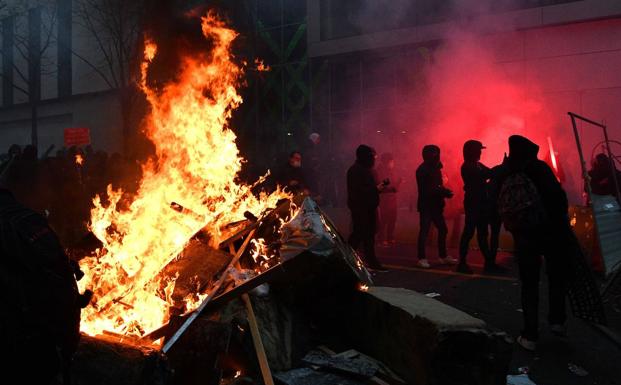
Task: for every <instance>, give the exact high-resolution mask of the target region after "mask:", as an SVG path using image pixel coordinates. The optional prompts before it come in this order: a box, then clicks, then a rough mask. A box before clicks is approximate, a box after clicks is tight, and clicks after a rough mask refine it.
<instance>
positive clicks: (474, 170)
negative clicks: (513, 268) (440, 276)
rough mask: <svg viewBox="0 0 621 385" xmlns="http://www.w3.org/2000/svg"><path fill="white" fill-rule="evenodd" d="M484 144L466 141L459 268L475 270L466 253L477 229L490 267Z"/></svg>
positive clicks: (482, 250)
mask: <svg viewBox="0 0 621 385" xmlns="http://www.w3.org/2000/svg"><path fill="white" fill-rule="evenodd" d="M484 148H485V147H484V146H483V144H482V143H481V142H479V141H478V140H468V141H467V142H466V143H464V147H463V155H464V163H463V164H462V166H461V178H462V180H463V181H464V211H465V214H466V221H465V222H466V223H465V224H464V231H463V232H462V234H461V240H460V242H459V265H457V271H458V272H460V273H465V274H472V270H471V269H470V267H469V266H468V263H467V260H466V257H467V255H468V248H469V246H470V240H472V237H473V236H474V232H475V231H476V233H477V241H478V243H479V249H480V250H481V253H483V257H484V258H485V268H486V269H488V270H489V269H491V262H490V251H489V244H488V239H487V236H488V224H489V218H488V215H487V214H488V210H489V208H488V205H489V199H488V196H487V180H488V179H489V178H490V176H491V174H490V169H489V168H487V167H486V166H485V165H484V164H483V163H481V162H480V160H481V152H482V150H483V149H484Z"/></svg>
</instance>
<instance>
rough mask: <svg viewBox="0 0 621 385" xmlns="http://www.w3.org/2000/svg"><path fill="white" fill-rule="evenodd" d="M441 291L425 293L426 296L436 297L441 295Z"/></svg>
mask: <svg viewBox="0 0 621 385" xmlns="http://www.w3.org/2000/svg"><path fill="white" fill-rule="evenodd" d="M439 296H440V293H427V294H425V297H429V298H436V297H439Z"/></svg>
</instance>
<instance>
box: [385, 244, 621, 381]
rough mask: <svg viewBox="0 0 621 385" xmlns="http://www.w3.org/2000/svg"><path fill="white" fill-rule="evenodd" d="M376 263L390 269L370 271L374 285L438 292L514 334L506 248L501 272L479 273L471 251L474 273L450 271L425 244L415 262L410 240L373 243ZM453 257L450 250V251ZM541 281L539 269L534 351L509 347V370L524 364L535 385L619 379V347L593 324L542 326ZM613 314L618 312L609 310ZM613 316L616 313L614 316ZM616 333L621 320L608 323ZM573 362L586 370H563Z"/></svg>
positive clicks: (514, 303) (517, 316) (511, 267)
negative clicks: (555, 332)
mask: <svg viewBox="0 0 621 385" xmlns="http://www.w3.org/2000/svg"><path fill="white" fill-rule="evenodd" d="M377 250H378V255H379V257H380V260H381V261H382V263H384V264H385V265H386V266H387V267H389V268H390V271H389V272H387V273H378V274H375V275H374V282H375V284H376V285H378V286H392V287H403V288H407V289H411V290H415V291H418V292H421V293H425V294H427V293H438V294H439V296H438V297H436V299H437V300H439V301H442V302H444V303H446V304H448V305H451V306H453V307H455V308H457V309H460V310H462V311H464V312H466V313H468V314H470V315H472V316H475V317H477V318H480V319H482V320H484V321H486V322H487V323H488V324H489V325H490V326H492V327H494V328H497V329H500V330H503V331H505V332H507V333H508V334H509V335H511V336H514V337H516V336H518V335H519V332H520V330H521V326H522V314H521V304H520V292H519V290H520V286H519V281H518V279H517V265H516V264H515V262H514V260H513V257H512V256H511V255H509V254H508V253H500V255H499V257H498V262H499V264H500V265H502V266H503V267H505V268H507V272H506V274H501V275H493V276H490V275H484V274H482V268H483V259H482V257H481V255H480V253H479V252H477V251H472V252H471V253H470V255H469V263H470V265H471V266H472V267H473V270H474V271H475V274H473V275H463V274H458V273H455V272H454V266H451V267H447V266H443V265H441V264H439V261H438V260H437V259H435V258H434V257H433V256H434V255H436V253H435V251H434V250H433V249H432V248H429V250H428V253H427V255H428V256H429V262H430V263H431V265H432V267H431V269H421V268H418V267H416V250H415V246H414V245H397V246H393V247H381V246H378V247H377ZM453 252H454V253H453V256H455V257H456V250H453ZM546 287H547V285H546V282H545V273H544V272H542V283H541V291H540V292H541V301H540V303H541V313H540V314H541V316H540V321H541V336H540V341H539V345H538V348H537V351H536V352H535V353H531V352H527V351H525V350H523V349H522V348H520V347H519V346H517V345H516V346H515V349H514V355H513V361H512V364H511V374H519V370H520V368H527V369H526V370H528V371H529V376H530V379H531V381H533V382H534V383H535V384H537V385H573V384H576V385H586V384H590V385H594V384H598V385H602V384H621V346H620V345H618V344H617V343H615V342H613V340H612V339H610V338H608V337H606V336H605V335H604V334H603V333H602V332H601V331H599V330H598V329H596V328H594V327H592V326H590V325H588V324H587V323H585V322H583V321H581V320H579V319H576V318H573V317H571V315H570V318H569V321H568V336H567V337H565V338H558V337H555V336H552V335H551V334H550V332H549V331H548V330H547V328H546V327H547V325H546V323H545V320H546V312H545V309H546V307H547V289H546ZM615 316H618V315H615ZM616 318H617V319H618V318H619V317H616ZM611 326H612V327H613V328H615V329H616V330H617V331H618V332H619V333H620V334H621V325H611ZM570 365H574V366H577V367H579V368H581V369H584V371H585V372H586V373H588V374H586V375H584V374H585V373H584V372H583V373H580V374H581V375H582V376H581V375H579V374H576V373H574V372H579V370H578V371H576V370H574V372H572V371H571V370H570V369H569V366H570Z"/></svg>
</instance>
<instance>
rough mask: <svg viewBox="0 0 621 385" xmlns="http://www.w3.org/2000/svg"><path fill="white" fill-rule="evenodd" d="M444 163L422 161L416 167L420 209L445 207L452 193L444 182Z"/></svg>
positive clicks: (440, 208) (430, 209) (431, 209)
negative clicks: (446, 200)
mask: <svg viewBox="0 0 621 385" xmlns="http://www.w3.org/2000/svg"><path fill="white" fill-rule="evenodd" d="M441 170H442V163H440V162H437V163H436V162H428V161H425V162H423V163H421V165H420V166H418V168H417V169H416V184H417V186H418V203H417V207H418V211H419V212H423V211H434V210H442V209H444V206H445V202H444V200H445V199H446V198H449V197H450V196H451V195H452V194H451V192H450V191H449V190H448V189H447V188H445V187H444V184H443V182H442V171H441Z"/></svg>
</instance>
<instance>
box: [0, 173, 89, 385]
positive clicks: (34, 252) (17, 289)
mask: <svg viewBox="0 0 621 385" xmlns="http://www.w3.org/2000/svg"><path fill="white" fill-rule="evenodd" d="M5 176H6V175H5ZM12 186H13V184H12V181H11V183H6V182H4V181H3V184H2V187H0V302H1V303H2V306H0V313H1V314H0V341H1V343H0V345H1V346H2V353H3V355H2V357H3V358H2V360H0V372H1V373H2V383H7V384H49V383H50V382H51V381H52V379H53V378H54V377H56V375H57V373H58V372H59V371H60V370H61V369H63V372H65V373H67V372H68V363H69V362H70V359H71V356H72V355H73V353H74V352H75V350H76V348H77V344H78V340H79V324H80V308H81V307H84V306H85V305H86V304H87V303H88V301H89V300H90V297H85V296H81V295H80V294H79V292H78V288H77V284H76V279H75V274H76V273H77V270H76V268H75V266H77V265H75V264H72V263H70V261H69V259H68V257H67V256H66V255H65V252H64V250H63V248H62V246H61V245H60V243H59V242H58V238H57V237H56V234H55V233H54V232H53V231H52V230H51V229H50V227H49V226H48V224H47V222H46V220H45V219H44V218H43V217H42V216H41V215H39V214H37V213H35V212H34V211H32V210H30V209H27V208H25V207H24V206H22V205H21V203H19V202H18V201H17V200H16V199H15V197H14V196H13V194H12V193H11V192H10V191H9V190H8V189H7V188H6V187H12Z"/></svg>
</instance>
